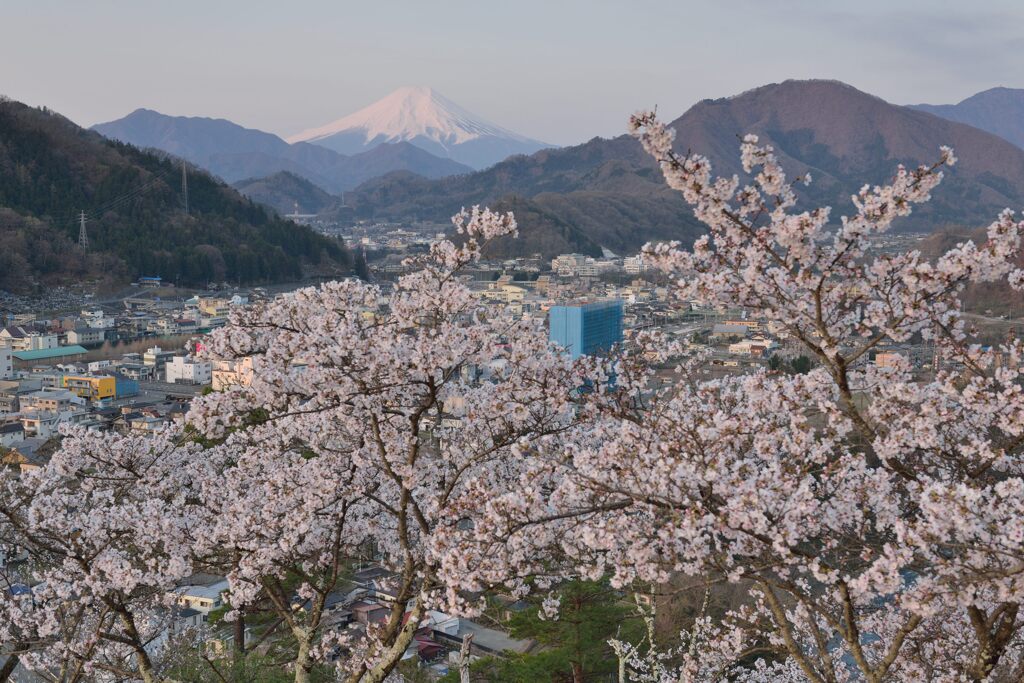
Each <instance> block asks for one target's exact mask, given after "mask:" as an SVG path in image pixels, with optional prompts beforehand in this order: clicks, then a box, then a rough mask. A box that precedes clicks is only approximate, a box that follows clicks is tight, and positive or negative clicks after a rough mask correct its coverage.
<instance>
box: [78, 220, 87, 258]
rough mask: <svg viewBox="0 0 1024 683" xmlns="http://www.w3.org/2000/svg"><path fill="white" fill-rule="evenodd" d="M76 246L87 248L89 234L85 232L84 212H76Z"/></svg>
mask: <svg viewBox="0 0 1024 683" xmlns="http://www.w3.org/2000/svg"><path fill="white" fill-rule="evenodd" d="M78 246H80V247H81V248H82V249H88V248H89V233H87V232H86V231H85V211H79V212H78Z"/></svg>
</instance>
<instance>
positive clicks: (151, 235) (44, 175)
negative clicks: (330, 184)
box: [0, 100, 349, 291]
mask: <svg viewBox="0 0 1024 683" xmlns="http://www.w3.org/2000/svg"><path fill="white" fill-rule="evenodd" d="M182 199H183V198H182V192H181V162H180V160H177V159H174V158H171V157H166V156H157V155H156V154H153V153H150V152H145V151H141V150H139V149H136V148H134V147H132V146H129V145H125V144H122V143H118V142H113V141H110V140H107V139H105V138H103V137H102V136H100V135H99V134H97V133H94V132H90V131H86V130H83V129H82V128H80V127H78V126H76V125H75V124H73V123H72V122H70V121H69V120H67V119H66V118H64V117H62V116H60V115H58V114H55V113H53V112H51V111H49V110H46V109H36V108H32V107H28V106H26V105H24V104H21V103H19V102H14V101H10V100H2V101H0V288H4V289H10V290H13V291H19V290H24V289H27V288H30V287H31V286H32V285H34V284H53V283H57V282H68V281H79V280H83V279H90V278H96V279H108V280H119V279H120V280H127V279H131V278H135V277H138V276H139V275H159V276H162V277H163V278H164V279H166V280H170V281H178V282H179V283H181V284H196V285H198V284H205V283H206V282H208V281H220V280H230V281H234V282H238V281H240V282H248V283H255V282H273V281H286V280H292V279H296V278H299V277H301V276H302V275H303V274H306V273H309V272H310V271H316V272H318V273H324V274H336V273H340V272H343V271H344V270H345V269H346V268H347V265H348V263H349V259H348V255H347V253H346V252H345V251H344V248H343V246H342V245H341V244H340V243H338V242H337V241H334V240H329V239H327V238H324V237H321V236H319V235H317V234H316V233H314V232H313V231H311V230H309V229H308V228H305V227H301V226H297V225H295V224H294V223H292V222H290V221H286V220H284V219H281V218H279V217H277V216H276V215H274V214H272V213H270V212H269V211H267V210H266V209H264V208H263V207H261V206H259V205H257V204H254V203H253V202H252V201H250V200H248V199H246V198H245V197H242V196H241V195H240V194H238V193H237V192H236V191H235V190H234V189H232V188H231V187H229V186H227V185H225V184H224V183H222V182H220V181H219V180H216V179H215V178H213V177H211V176H210V175H208V174H206V173H205V172H202V171H199V170H198V169H195V168H190V169H189V173H188V199H189V201H188V204H189V213H188V215H185V212H184V210H183V200H182ZM79 211H85V212H86V215H87V216H88V218H89V220H88V223H87V229H88V236H89V247H90V248H89V250H88V251H85V250H82V249H80V248H79V247H78V245H77V243H76V240H77V236H78V229H79V226H78V220H77V215H78V212H79Z"/></svg>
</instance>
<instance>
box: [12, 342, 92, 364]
mask: <svg viewBox="0 0 1024 683" xmlns="http://www.w3.org/2000/svg"><path fill="white" fill-rule="evenodd" d="M83 353H88V351H86V350H85V347H84V346H79V345H78V344H74V345H72V346H58V347H57V348H55V349H36V350H34V351H15V352H14V353H13V354H11V355H12V356H14V357H15V358H16V359H17V360H48V359H50V358H64V357H65V356H80V355H82V354H83Z"/></svg>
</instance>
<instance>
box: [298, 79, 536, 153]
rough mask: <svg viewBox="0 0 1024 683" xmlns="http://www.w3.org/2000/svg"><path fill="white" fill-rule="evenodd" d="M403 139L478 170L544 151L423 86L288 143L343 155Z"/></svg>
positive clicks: (394, 94) (401, 91)
mask: <svg viewBox="0 0 1024 683" xmlns="http://www.w3.org/2000/svg"><path fill="white" fill-rule="evenodd" d="M402 140H404V141H408V142H411V143H412V144H414V145H417V146H420V147H422V148H423V149H426V150H427V151H429V152H432V153H434V154H438V155H439V156H447V157H451V158H452V159H455V160H456V161H462V162H463V163H467V164H469V165H470V166H474V167H477V168H480V167H483V166H488V165H490V164H493V163H495V162H497V161H500V160H501V159H504V158H505V157H507V156H509V155H511V154H528V153H531V152H534V151H536V150H538V149H541V148H543V147H547V146H548V145H545V144H544V143H543V142H539V141H537V140H531V139H530V138H527V137H525V136H522V135H519V134H518V133H514V132H512V131H510V130H507V129H505V128H502V127H501V126H498V125H495V124H493V123H490V122H488V121H486V120H484V119H482V118H480V117H478V116H476V115H474V114H472V113H470V112H468V111H466V110H465V109H463V108H462V107H460V106H459V105H457V104H455V103H454V102H452V101H451V100H449V99H448V98H446V97H445V96H444V95H442V94H440V93H439V92H437V91H436V90H433V89H432V88H427V87H422V86H412V87H404V88H399V89H398V90H395V91H394V92H392V93H391V94H390V95H388V96H386V97H384V98H383V99H380V100H378V101H377V102H374V103H373V104H371V105H370V106H368V107H365V108H363V109H360V110H359V111H357V112H355V113H353V114H349V115H348V116H345V117H343V118H340V119H338V120H336V121H333V122H331V123H328V124H326V125H324V126H320V127H317V128H311V129H309V130H305V131H303V132H301V133H298V134H296V135H293V136H291V137H290V138H288V142H291V143H295V142H310V143H314V144H318V145H321V146H324V147H329V148H331V149H334V150H336V151H339V152H342V153H345V154H352V153H355V152H358V151H362V150H364V149H368V148H370V147H374V146H376V145H378V144H381V143H383V142H398V141H402Z"/></svg>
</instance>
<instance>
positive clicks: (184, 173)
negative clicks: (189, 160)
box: [181, 159, 188, 216]
mask: <svg viewBox="0 0 1024 683" xmlns="http://www.w3.org/2000/svg"><path fill="white" fill-rule="evenodd" d="M181 198H182V200H183V201H184V202H185V215H186V216H187V215H188V168H187V167H186V166H185V160H184V159H182V161H181Z"/></svg>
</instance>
